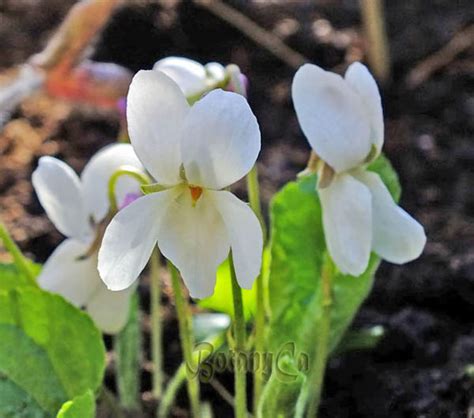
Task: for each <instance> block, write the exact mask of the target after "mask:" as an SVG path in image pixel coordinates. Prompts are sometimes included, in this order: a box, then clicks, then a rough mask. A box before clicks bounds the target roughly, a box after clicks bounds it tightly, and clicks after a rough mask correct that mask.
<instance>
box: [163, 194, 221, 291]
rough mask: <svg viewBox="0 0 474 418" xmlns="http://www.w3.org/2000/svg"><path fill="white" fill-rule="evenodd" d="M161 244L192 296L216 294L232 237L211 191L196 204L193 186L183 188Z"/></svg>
mask: <svg viewBox="0 0 474 418" xmlns="http://www.w3.org/2000/svg"><path fill="white" fill-rule="evenodd" d="M158 246H159V247H160V250H161V252H162V254H163V255H164V256H165V257H166V258H168V259H169V260H170V261H171V262H172V263H173V264H174V265H175V266H176V267H177V268H178V270H179V271H180V272H181V275H182V276H183V280H184V283H185V284H186V286H187V288H188V289H189V293H190V294H191V296H192V297H194V298H200V299H201V298H205V297H207V296H210V295H212V293H213V292H214V286H215V283H216V270H217V267H218V266H219V265H220V264H221V263H222V262H223V261H224V260H225V258H226V257H227V255H228V254H229V238H228V236H227V231H226V228H225V225H224V222H223V221H222V217H221V216H220V214H219V212H218V211H217V209H216V207H215V206H214V203H213V200H212V199H211V198H210V197H209V196H208V191H207V190H203V192H202V195H201V197H200V198H199V199H198V201H197V202H196V204H195V206H193V205H192V200H191V194H190V191H189V189H188V188H187V187H182V192H181V194H180V195H179V197H178V198H177V199H176V200H175V201H174V202H173V204H172V205H171V206H170V207H169V209H168V211H167V214H166V216H165V218H164V219H163V222H162V226H161V228H160V232H159V237H158Z"/></svg>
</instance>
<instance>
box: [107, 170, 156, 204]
mask: <svg viewBox="0 0 474 418" xmlns="http://www.w3.org/2000/svg"><path fill="white" fill-rule="evenodd" d="M122 176H128V177H132V178H134V179H135V180H136V181H138V182H139V183H140V184H141V185H147V184H149V183H150V178H149V177H148V176H147V175H146V174H144V173H143V172H142V171H140V170H139V169H138V168H135V167H132V166H122V167H120V168H119V169H118V170H116V171H115V172H114V174H112V175H111V176H110V179H109V185H108V191H107V193H108V198H109V204H110V211H111V212H112V213H115V212H117V211H118V209H119V208H118V207H117V199H116V198H115V186H116V185H117V181H118V179H119V178H120V177H122Z"/></svg>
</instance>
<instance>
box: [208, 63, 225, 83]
mask: <svg viewBox="0 0 474 418" xmlns="http://www.w3.org/2000/svg"><path fill="white" fill-rule="evenodd" d="M204 68H205V69H206V73H207V75H208V76H209V77H210V78H211V79H212V80H214V81H223V80H224V79H225V76H226V74H225V68H224V66H223V65H222V64H219V63H218V62H210V63H208V64H206V65H205V66H204Z"/></svg>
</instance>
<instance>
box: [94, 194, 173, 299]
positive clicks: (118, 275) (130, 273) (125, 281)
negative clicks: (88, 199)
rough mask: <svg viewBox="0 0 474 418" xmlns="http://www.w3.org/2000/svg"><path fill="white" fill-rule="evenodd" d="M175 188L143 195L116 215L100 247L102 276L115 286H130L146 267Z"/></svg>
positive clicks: (115, 288)
mask: <svg viewBox="0 0 474 418" xmlns="http://www.w3.org/2000/svg"><path fill="white" fill-rule="evenodd" d="M175 194H176V191H175V189H170V190H167V191H164V192H159V193H152V194H149V195H146V196H143V197H140V198H139V199H137V200H136V201H135V202H133V203H131V204H130V205H128V206H126V207H125V208H123V209H122V210H121V211H120V212H118V213H117V215H115V216H114V218H113V219H112V221H111V222H110V224H109V226H108V227H107V229H106V230H105V234H104V238H103V240H102V245H101V247H100V250H99V273H100V277H101V278H102V280H103V281H104V283H105V284H106V286H107V287H108V288H109V289H111V290H123V289H126V288H128V287H129V286H130V285H131V284H132V283H133V282H134V281H135V280H136V279H137V277H138V276H139V274H140V273H141V271H142V270H143V269H144V268H145V266H146V264H147V262H148V260H149V259H150V255H151V253H152V251H153V248H154V247H155V244H156V241H157V238H158V230H159V228H160V224H161V222H162V219H163V215H164V213H165V212H166V209H167V207H168V206H169V205H170V204H171V202H172V199H173V197H174V195H175Z"/></svg>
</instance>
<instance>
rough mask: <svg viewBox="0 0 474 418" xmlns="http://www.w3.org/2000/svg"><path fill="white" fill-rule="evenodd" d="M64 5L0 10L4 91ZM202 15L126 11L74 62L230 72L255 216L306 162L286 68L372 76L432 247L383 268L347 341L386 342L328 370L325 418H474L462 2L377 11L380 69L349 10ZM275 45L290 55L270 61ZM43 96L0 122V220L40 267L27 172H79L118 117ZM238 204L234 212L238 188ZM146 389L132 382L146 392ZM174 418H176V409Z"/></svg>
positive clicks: (469, 150)
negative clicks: (236, 74) (372, 331)
mask: <svg viewBox="0 0 474 418" xmlns="http://www.w3.org/2000/svg"><path fill="white" fill-rule="evenodd" d="M108 1H109V0H103V2H104V4H105V3H106V2H108ZM99 2H100V0H99ZM372 2H375V0H373V1H372ZM75 3H76V2H75V1H72V0H0V89H1V88H2V87H4V86H6V85H8V84H9V83H12V80H14V79H15V77H18V71H19V70H18V66H19V65H21V64H22V63H24V62H26V61H28V60H29V59H30V57H31V56H32V55H33V54H36V53H38V52H40V51H42V50H43V48H44V47H45V46H46V44H47V42H48V40H49V39H50V38H51V36H52V35H53V34H54V33H55V31H56V30H57V28H58V26H59V25H60V24H61V22H62V21H63V19H64V17H65V16H66V14H67V12H68V11H69V10H70V9H71V7H72V6H73V5H74V4H75ZM198 3H199V2H193V1H177V0H165V1H152V0H125V1H122V2H121V3H120V4H119V5H118V6H117V7H116V8H115V9H114V10H113V11H112V13H111V17H110V18H109V19H105V22H106V23H105V24H104V26H103V30H101V31H100V33H98V36H97V37H96V39H95V41H94V42H93V43H90V44H88V47H87V49H84V50H83V51H82V50H81V54H82V53H85V54H87V55H88V57H89V58H90V59H92V60H93V61H96V62H112V63H115V64H118V65H120V66H121V67H124V68H125V69H128V70H129V71H130V74H133V73H134V72H136V71H137V70H139V69H149V68H151V67H152V66H153V64H154V62H155V61H157V60H158V59H160V58H163V57H166V56H169V55H177V56H185V57H189V58H193V59H195V60H197V61H200V62H201V63H207V62H210V61H217V62H220V63H222V64H224V65H226V64H228V63H235V64H237V65H238V66H239V67H240V68H241V70H242V71H243V72H244V73H245V74H246V75H247V77H248V78H249V86H250V90H249V101H250V104H251V106H252V108H253V110H254V112H255V114H256V116H257V118H258V120H259V123H260V127H261V130H262V140H263V144H262V153H261V156H260V159H259V170H260V178H261V183H262V188H263V190H262V197H263V200H264V205H265V208H266V207H268V203H269V200H270V198H271V196H272V195H273V194H274V193H275V192H276V191H277V190H278V189H279V188H280V187H281V186H282V185H283V184H284V183H286V182H288V181H290V180H292V179H294V178H295V175H296V173H298V172H299V171H301V170H302V169H303V168H304V167H305V165H306V162H307V159H308V153H309V147H308V145H307V142H306V140H305V138H304V137H303V135H302V133H301V131H300V129H299V127H298V123H297V120H296V116H295V113H294V111H293V107H292V103H291V96H290V86H291V80H292V77H293V75H294V72H295V70H296V69H297V67H298V66H299V65H301V64H302V63H303V62H306V61H307V62H313V63H315V64H318V65H320V66H322V67H323V68H325V69H331V70H333V71H336V72H340V73H343V72H344V70H345V68H346V67H347V66H348V65H349V64H350V63H351V62H353V61H356V60H361V61H364V62H372V69H373V71H376V72H378V73H379V79H380V86H381V92H382V99H383V106H384V111H385V138H386V139H385V146H384V152H385V153H386V154H387V156H388V157H389V159H390V160H391V161H392V163H393V165H394V166H395V168H396V170H397V171H398V173H399V176H400V181H401V184H402V187H403V194H402V200H401V205H402V206H403V207H404V208H405V209H407V211H408V212H409V213H411V214H412V215H413V216H414V217H415V218H417V219H418V220H419V221H420V222H421V223H423V225H424V226H425V228H426V231H427V235H428V244H427V246H426V249H425V252H424V254H423V256H422V257H421V258H420V259H419V260H417V261H415V262H413V263H410V264H409V265H405V266H395V265H389V264H385V263H384V264H382V266H381V268H380V269H379V271H378V272H377V278H376V282H375V287H374V290H373V292H372V294H371V296H370V297H369V299H368V300H367V301H366V303H365V304H364V306H363V308H362V310H361V311H360V313H359V315H358V317H357V318H356V320H355V323H354V327H355V328H368V327H371V326H374V325H382V326H384V327H385V333H384V336H383V338H382V339H381V341H380V342H379V344H378V345H377V347H376V348H374V349H372V350H366V351H355V352H350V353H345V354H341V355H339V356H336V357H335V358H333V360H332V361H331V362H330V365H329V370H328V374H327V378H326V387H325V391H324V399H323V403H322V412H321V416H325V417H387V416H390V417H405V416H406V417H412V416H413V417H415V416H416V417H421V416H423V417H464V416H467V414H470V415H469V416H470V417H472V416H474V384H473V379H474V371H473V368H474V137H473V133H474V42H473V41H474V30H473V25H474V3H473V1H472V0H401V1H386V2H385V4H384V6H385V7H384V8H385V13H384V16H385V26H386V34H387V37H388V42H387V46H388V49H386V51H387V53H388V57H387V59H386V60H385V61H383V60H382V61H383V62H381V60H380V57H381V56H382V57H383V54H382V55H378V56H376V57H375V61H374V57H373V56H372V58H371V56H370V53H372V54H373V52H374V49H376V47H377V45H375V44H374V40H373V39H372V38H371V37H370V36H369V33H368V32H367V30H368V26H367V25H365V26H364V19H363V14H362V13H361V10H362V9H361V3H360V2H359V1H356V0H318V1H304V0H300V1H297V0H292V1H283V0H268V1H264V0H254V1H237V0H235V1H226V2H224V5H226V6H230V7H224V9H219V10H220V11H219V10H217V11H216V10H215V9H214V8H213V7H209V4H208V3H206V2H205V4H198ZM211 3H212V2H211ZM366 3H367V2H366ZM369 3H370V0H369ZM222 10H224V12H222ZM229 10H230V11H231V12H230V13H231V14H230V15H229ZM225 11H227V12H225ZM232 13H235V14H232ZM242 22H243V23H242ZM249 22H250V26H249ZM83 24H84V23H81V25H83ZM81 25H79V29H77V28H76V29H77V30H78V31H79V32H80V30H81V28H83V27H84V26H81ZM369 30H370V28H369ZM255 37H256V38H257V39H255ZM281 41H283V43H284V44H286V45H287V48H283V49H281V43H282V42H281ZM275 48H276V50H275ZM377 57H379V58H378V61H377ZM371 60H372V61H371ZM384 63H386V64H387V66H386V68H384V65H383V64H384ZM376 66H379V67H380V68H379V70H377V69H376V68H374V67H376ZM121 67H117V68H119V70H118V71H119V74H118V76H117V77H118V79H120V82H124V81H123V80H124V79H125V80H126V79H127V77H128V75H127V74H129V73H128V72H127V71H124V72H122V73H121V72H120V71H122V69H121ZM57 74H59V75H61V74H62V73H61V72H58V73H57ZM64 74H66V75H65V77H66V78H67V76H68V74H69V73H64ZM122 76H123V77H122ZM121 77H122V78H121ZM51 80H53V81H52V82H51V83H50V84H48V88H42V89H39V90H38V89H35V91H34V93H33V94H31V95H25V96H27V97H25V98H24V100H22V101H21V102H20V103H18V104H16V103H14V104H15V105H14V106H13V105H12V106H10V108H9V109H8V111H5V112H4V114H3V118H0V119H3V120H2V128H1V132H0V214H1V217H2V220H3V221H4V222H5V223H6V225H7V227H8V228H9V230H10V231H11V233H12V235H13V237H14V238H15V240H16V241H17V242H18V243H19V245H20V247H21V249H22V250H24V251H25V253H26V254H27V255H29V256H31V257H32V258H33V259H35V260H36V261H38V262H44V261H45V260H46V258H47V257H48V256H49V254H50V253H51V252H52V250H53V249H54V248H55V246H56V245H57V244H58V243H59V242H60V241H61V240H62V237H61V235H60V234H59V233H58V232H57V231H56V230H55V229H54V227H53V226H52V225H51V223H50V222H49V221H48V220H47V218H46V216H45V215H44V213H43V210H42V209H41V207H40V205H39V203H38V200H37V198H36V196H35V195H34V193H33V191H32V187H31V181H30V178H31V173H32V171H33V169H34V168H35V167H36V165H37V161H38V158H39V157H40V156H43V155H52V156H56V157H58V158H61V159H64V160H65V161H66V162H67V163H68V164H70V165H71V166H73V167H74V168H75V169H76V170H78V171H80V170H81V169H82V167H83V166H84V164H85V162H86V161H87V160H88V158H89V157H90V156H91V155H93V154H94V153H95V152H96V151H97V150H98V149H99V148H101V147H103V146H104V145H106V144H108V143H111V142H114V141H115V140H116V138H117V136H118V135H119V132H120V129H121V117H120V111H117V108H116V107H114V106H111V105H110V103H102V102H100V101H98V100H94V99H92V100H89V99H90V98H89V99H88V98H86V99H84V98H83V97H82V98H81V100H75V99H76V98H75V97H74V93H68V94H65V92H66V91H68V92H70V90H67V87H68V86H69V85H68V84H67V83H66V84H65V85H63V84H61V83H62V79H59V78H56V79H54V78H51V79H50V81H51ZM55 80H56V81H55ZM58 80H59V81H58ZM55 83H56V84H55ZM55 86H56V87H58V86H59V87H58V88H56V89H55V88H54V87H55ZM0 91H1V90H0ZM71 98H72V99H74V100H71ZM0 99H2V95H1V94H0ZM3 99H5V97H4V96H3ZM79 101H80V102H81V103H78V102H79ZM7 102H8V100H7ZM10 104H11V103H10ZM3 110H4V109H2V108H1V107H0V113H1V112H2V111H3ZM236 192H237V193H238V194H240V195H241V196H242V197H243V198H245V190H244V187H243V185H239V184H237V186H236ZM2 257H3V258H5V257H6V255H5V254H2V253H1V252H0V259H1V258H2ZM144 283H145V282H142V285H141V286H142V289H141V290H142V295H143V298H142V299H143V300H142V302H143V305H144V306H146V305H147V303H148V296H147V288H146V284H144ZM172 315H173V314H172V310H171V309H170V310H169V312H168V314H167V325H166V331H165V332H166V334H165V338H166V339H167V340H168V341H170V346H169V347H170V349H169V351H170V352H169V353H167V356H168V358H167V362H166V366H165V367H166V369H167V370H169V372H171V371H172V370H174V369H175V368H176V365H177V364H178V357H179V347H178V341H177V328H176V325H175V322H174V319H173V316H172ZM224 383H226V380H225V379H224ZM149 389H150V377H149V373H148V372H147V369H146V367H144V371H143V390H144V392H146V391H147V390H149ZM204 393H205V396H208V397H211V398H212V397H213V396H216V395H215V394H214V393H213V392H212V391H211V390H205V391H204ZM220 402H222V401H220ZM228 411H229V409H226V406H225V405H223V406H222V411H220V412H219V409H217V411H216V413H217V414H219V413H220V414H221V415H217V416H229V412H228ZM175 412H176V416H185V415H180V413H183V414H184V412H182V411H181V412H180V410H179V408H178V410H177V411H175Z"/></svg>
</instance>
